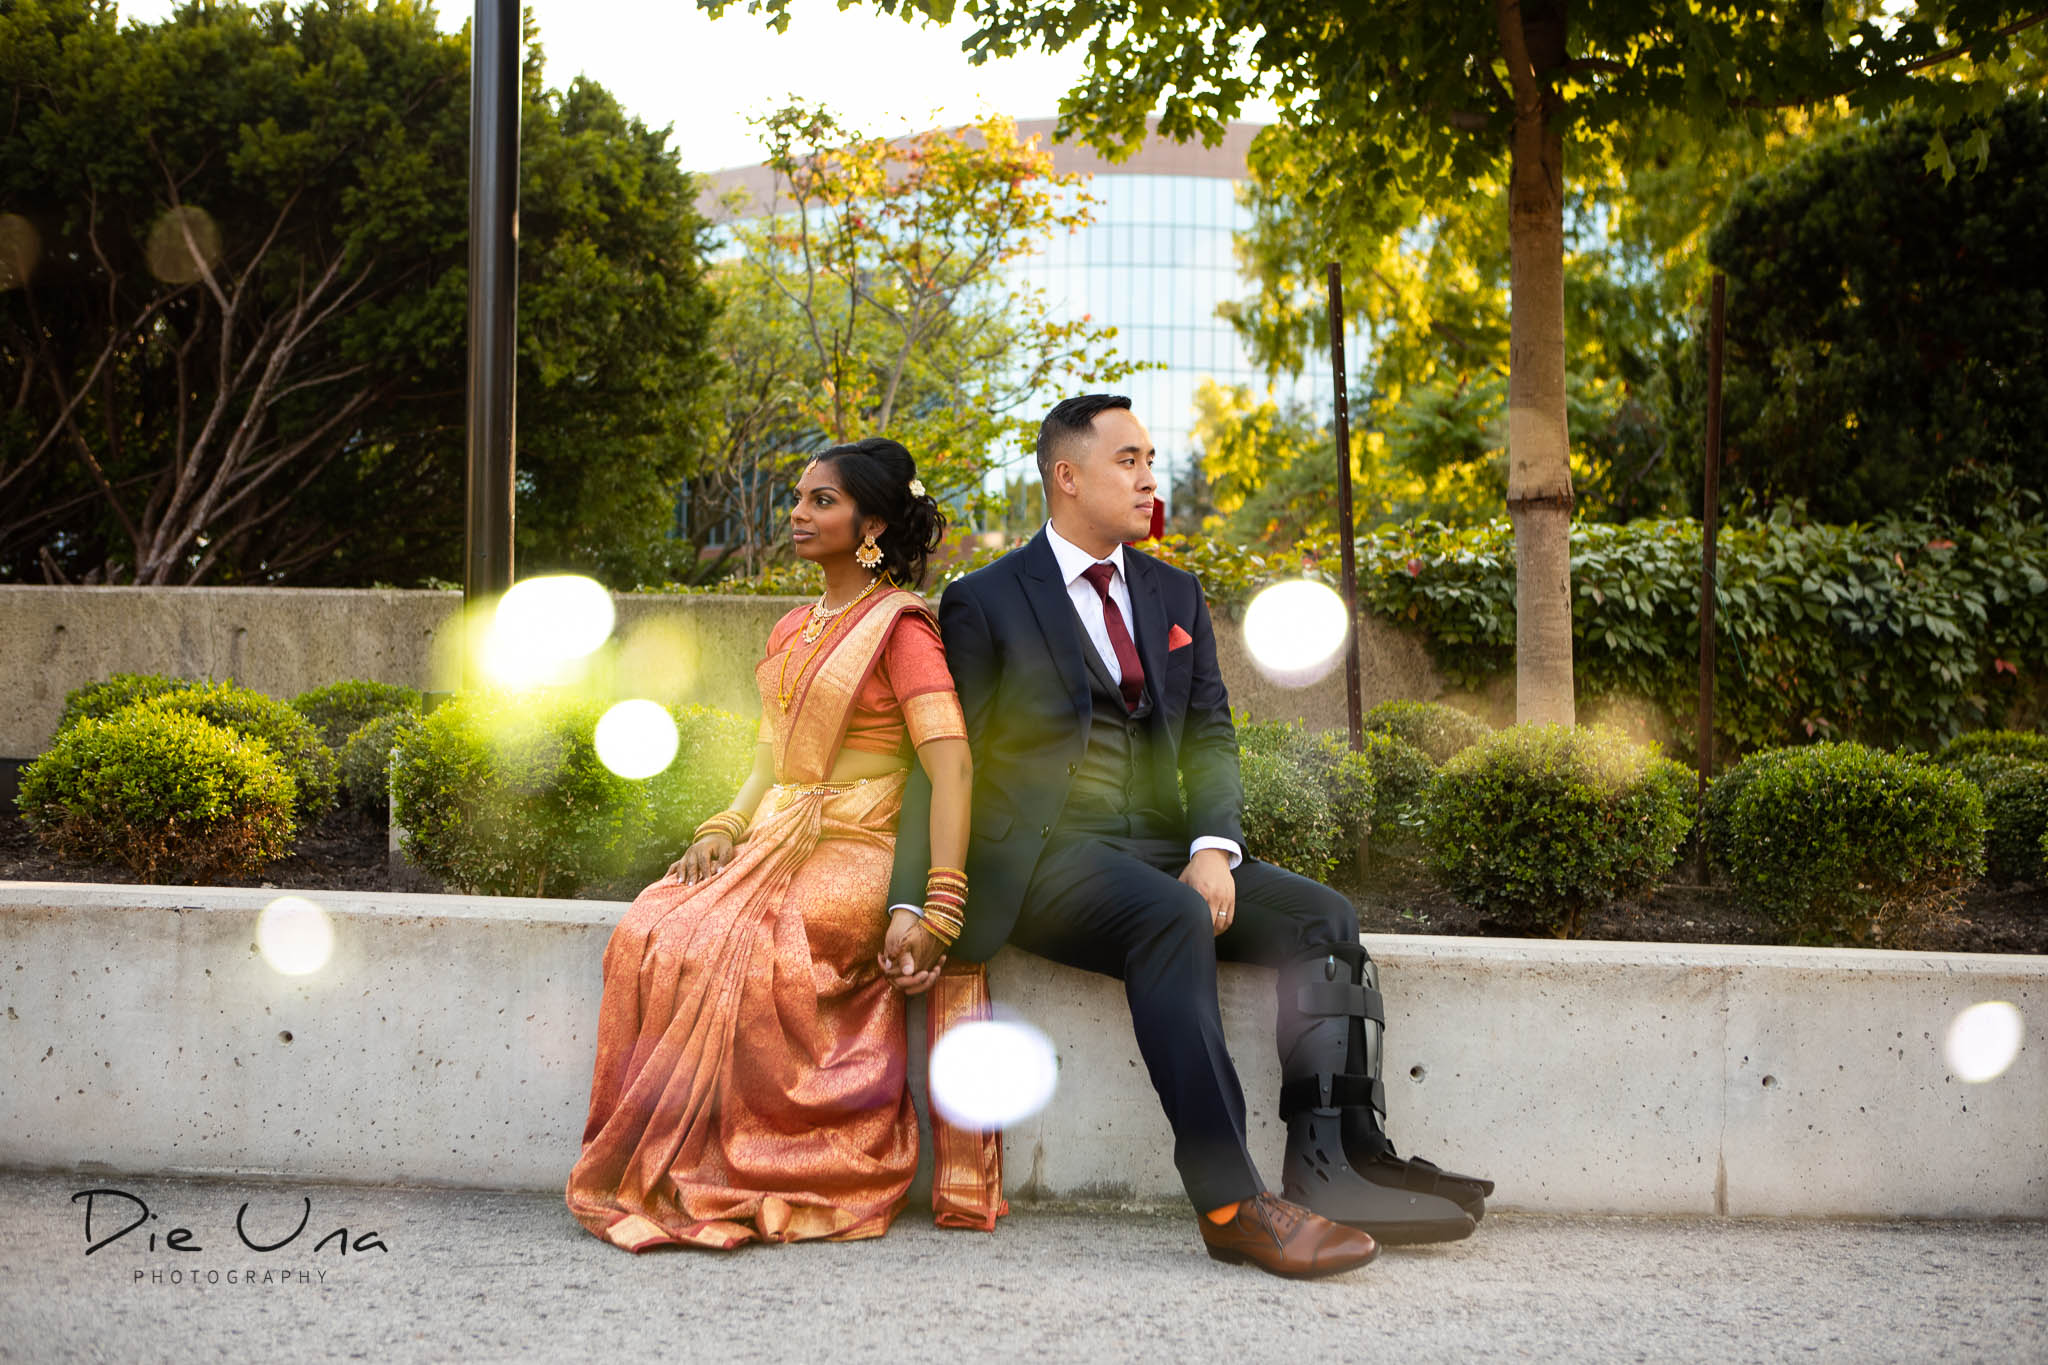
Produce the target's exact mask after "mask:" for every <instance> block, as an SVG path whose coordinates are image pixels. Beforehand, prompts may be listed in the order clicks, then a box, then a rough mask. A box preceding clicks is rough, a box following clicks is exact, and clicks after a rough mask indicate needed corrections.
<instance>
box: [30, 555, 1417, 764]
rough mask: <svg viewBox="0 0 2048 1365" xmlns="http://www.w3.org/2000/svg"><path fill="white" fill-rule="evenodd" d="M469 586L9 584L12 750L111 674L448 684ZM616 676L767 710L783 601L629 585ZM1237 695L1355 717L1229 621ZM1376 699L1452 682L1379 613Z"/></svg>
mask: <svg viewBox="0 0 2048 1365" xmlns="http://www.w3.org/2000/svg"><path fill="white" fill-rule="evenodd" d="M461 600H462V599H461V594H460V593H453V592H418V591H384V590H377V589H356V588H43V587H20V586H0V678H4V679H6V681H7V684H8V685H7V687H6V688H4V689H0V759H26V758H33V757H35V756H36V755H37V754H39V753H41V752H42V751H43V750H44V748H46V747H47V746H48V744H49V741H50V736H51V735H52V734H53V733H55V731H56V727H57V718H58V716H59V715H60V714H61V713H62V711H63V709H64V694H65V693H66V692H68V691H70V690H71V689H73V688H75V687H80V686H83V685H84V684H86V683H89V682H93V681H96V680H98V679H100V678H104V677H106V676H107V675H108V674H110V673H124V672H125V673H163V674H168V675H171V676H174V677H191V678H204V677H215V678H226V677H233V678H235V679H236V680H238V681H240V682H243V683H246V684H247V685H249V686H251V687H254V688H256V689H257V690H259V691H262V692H267V693H269V694H270V695H272V696H274V697H291V696H294V695H296V694H297V693H299V692H302V691H304V690H305V689H307V688H309V687H315V686H318V685H320V684H322V683H330V682H338V681H340V680H341V679H343V678H371V679H375V680H377V681H381V682H394V683H406V684H409V685H411V686H413V687H418V688H421V689H422V690H427V689H443V690H445V689H452V688H453V687H455V686H456V685H457V683H458V679H459V676H460V673H459V669H458V667H457V662H458V660H457V655H456V654H455V649H456V647H457V644H458V641H457V638H456V637H457V628H458V626H459V624H460V623H459V619H458V618H459V611H460V607H461ZM615 600H616V602H617V605H618V613H619V615H618V633H619V638H620V640H621V642H622V650H621V653H620V657H619V661H618V665H617V667H618V670H619V671H618V678H617V681H618V683H619V685H620V686H621V687H622V688H624V689H626V690H627V694H628V695H637V696H648V697H653V698H655V699H656V700H659V701H665V702H677V703H686V702H698V703H702V704H704V705H709V706H718V707H723V708H725V709H727V710H732V711H738V712H741V713H743V714H746V715H756V714H758V713H759V710H760V706H759V702H758V700H757V698H756V693H755V690H754V664H755V662H756V661H757V660H758V659H759V658H760V656H761V650H762V647H763V645H764V643H765V642H766V640H767V638H768V630H769V627H770V626H772V625H773V624H774V623H775V621H776V620H777V619H778V618H779V617H781V616H782V614H783V613H784V612H787V611H788V610H789V609H790V608H791V607H792V606H794V605H796V603H797V601H798V599H795V598H780V597H711V596H688V597H678V596H665V595H660V594H631V593H625V594H619V595H617V596H616V598H615ZM1216 628H1217V649H1218V656H1219V661H1220V663H1221V665H1222V669H1223V676H1224V681H1225V682H1226V683H1227V684H1228V686H1229V688H1230V695H1231V699H1232V701H1233V702H1234V703H1235V704H1236V705H1238V706H1241V707H1243V708H1245V709H1246V710H1247V711H1249V712H1250V713H1251V714H1252V715H1254V716H1257V717H1259V718H1261V719H1297V718H1298V719H1306V720H1307V721H1309V722H1310V723H1311V724H1313V725H1315V726H1317V727H1319V728H1325V729H1341V728H1342V727H1343V725H1344V672H1343V669H1342V668H1338V669H1336V670H1335V671H1334V672H1333V673H1332V674H1331V675H1330V676H1329V677H1326V678H1324V679H1323V680H1322V681H1321V682H1319V683H1317V684H1315V685H1313V686H1310V687H1305V688H1300V689H1288V688H1284V687H1279V686H1276V685H1274V684H1272V683H1270V682H1268V681H1267V680H1266V679H1264V678H1263V677H1261V676H1260V675H1259V673H1258V671H1257V670H1256V669H1254V668H1253V667H1252V666H1251V663H1250V661H1249V659H1248V658H1247V657H1246V656H1245V653H1244V647H1243V642H1242V639H1241V637H1240V633H1239V631H1238V628H1237V627H1236V625H1235V624H1233V623H1232V622H1230V621H1228V620H1223V619H1218V620H1217V622H1216ZM1359 640H1360V648H1361V655H1362V659H1361V662H1362V665H1363V671H1364V696H1365V704H1366V705H1368V706H1371V705H1373V704H1374V703H1376V702H1380V701H1384V700H1386V699H1388V698H1391V697H1419V698H1428V697H1434V696H1436V695H1438V694H1439V693H1440V692H1442V690H1443V683H1442V681H1441V679H1440V678H1439V677H1438V675H1437V673H1436V670H1435V668H1434V666H1433V665H1432V664H1431V663H1430V661H1429V655H1428V652H1427V650H1426V649H1425V647H1424V645H1423V643H1422V641H1421V640H1420V639H1419V638H1417V637H1416V636H1415V635H1414V634H1413V633H1412V632H1408V631H1404V630H1400V629H1397V628H1396V627H1394V626H1392V625H1390V624H1388V623H1386V622H1382V621H1379V620H1376V619H1373V618H1370V617H1368V618H1366V619H1365V620H1364V622H1363V623H1362V625H1361V631H1360V637H1359Z"/></svg>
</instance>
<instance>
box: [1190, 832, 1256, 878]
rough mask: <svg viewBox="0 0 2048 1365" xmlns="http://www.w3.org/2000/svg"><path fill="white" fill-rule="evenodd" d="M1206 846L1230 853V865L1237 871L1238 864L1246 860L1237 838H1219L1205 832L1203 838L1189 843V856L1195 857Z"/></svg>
mask: <svg viewBox="0 0 2048 1365" xmlns="http://www.w3.org/2000/svg"><path fill="white" fill-rule="evenodd" d="M1205 848H1220V849H1222V850H1223V851H1224V852H1225V853H1228V854H1229V855H1230V866H1231V870H1232V871H1235V870H1236V869H1237V865H1238V864H1239V863H1241V862H1243V861H1244V850H1243V849H1241V848H1239V847H1238V846H1237V841H1236V840H1235V839H1219V838H1217V837H1216V836H1215V835H1213V834H1204V835H1203V836H1202V837H1201V838H1199V839H1197V840H1195V841H1194V842H1193V843H1192V844H1189V845H1188V857H1190V858H1192V857H1194V856H1195V855H1196V854H1197V853H1200V852H1201V851H1202V850H1203V849H1205Z"/></svg>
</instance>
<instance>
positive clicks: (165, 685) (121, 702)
mask: <svg viewBox="0 0 2048 1365" xmlns="http://www.w3.org/2000/svg"><path fill="white" fill-rule="evenodd" d="M198 685H199V684H197V683H195V682H194V681H193V680H192V679H190V678H168V677H165V676H164V675H163V674H161V673H115V674H113V675H111V676H109V677H105V678H102V679H100V680H99V681H98V682H91V683H87V684H86V685H85V686H83V687H74V688H73V689H71V691H69V692H66V693H65V694H64V714H63V715H61V716H59V717H58V718H57V733H58V734H59V735H62V734H63V733H64V732H65V731H66V730H69V729H70V728H71V727H72V726H74V725H76V724H78V722H80V721H81V720H87V719H97V720H105V719H106V718H107V717H108V716H111V715H113V714H114V713H115V712H116V711H119V710H122V709H124V708H126V707H129V706H132V705H134V704H135V703H136V702H139V701H148V700H149V699H150V698H151V697H160V696H162V695H164V694H165V693H166V692H178V691H182V690H183V689H185V688H187V687H195V686H198Z"/></svg>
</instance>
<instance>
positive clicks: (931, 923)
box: [920, 867, 967, 948]
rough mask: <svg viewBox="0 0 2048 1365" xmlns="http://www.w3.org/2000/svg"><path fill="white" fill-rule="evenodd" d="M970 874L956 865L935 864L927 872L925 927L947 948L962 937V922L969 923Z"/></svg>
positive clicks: (925, 882)
mask: <svg viewBox="0 0 2048 1365" xmlns="http://www.w3.org/2000/svg"><path fill="white" fill-rule="evenodd" d="M966 911H967V874H966V873H965V872H962V871H961V870H960V869H959V868H957V867H935V868H933V869H932V870H931V871H930V872H927V873H926V874H925V881H924V913H923V914H922V915H921V916H920V918H922V919H923V920H924V926H925V928H927V929H929V930H931V931H932V934H933V935H934V936H935V937H937V938H938V940H939V941H940V942H941V943H944V944H945V945H946V946H947V947H948V948H950V947H952V946H953V942H954V940H956V939H958V938H959V937H960V929H961V926H962V925H964V924H965V923H966V920H965V918H964V916H965V914H966Z"/></svg>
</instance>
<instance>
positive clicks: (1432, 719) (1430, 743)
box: [1364, 701, 1493, 767]
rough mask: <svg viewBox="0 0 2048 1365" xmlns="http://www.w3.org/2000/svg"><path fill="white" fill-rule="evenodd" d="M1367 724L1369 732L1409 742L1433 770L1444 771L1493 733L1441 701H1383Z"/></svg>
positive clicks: (1369, 714) (1477, 718)
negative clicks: (1462, 754)
mask: <svg viewBox="0 0 2048 1365" xmlns="http://www.w3.org/2000/svg"><path fill="white" fill-rule="evenodd" d="M1364 724H1365V728H1366V729H1367V730H1371V731H1373V732H1375V733H1378V734H1382V735H1392V736H1393V737H1394V738H1396V739H1404V740H1406V741H1408V743H1410V744H1412V745H1414V746H1415V747H1416V748H1418V749H1420V750H1421V751H1422V753H1423V756H1424V757H1425V758H1427V759H1428V760H1429V762H1430V765H1431V766H1432V767H1442V766H1443V765H1444V764H1445V763H1448V762H1449V761H1450V760H1451V759H1452V758H1453V757H1455V756H1456V755H1458V754H1461V753H1463V752H1464V751H1465V750H1466V749H1469V748H1471V747H1472V746H1473V745H1474V744H1477V743H1478V742H1479V741H1480V740H1482V739H1485V738H1486V737H1487V736H1488V735H1490V734H1492V733H1493V727H1492V726H1490V725H1488V724H1487V723H1486V722H1485V721H1483V720H1481V719H1479V717H1477V716H1473V715H1468V714H1466V713H1465V712H1463V711H1460V710H1459V709H1458V708H1457V707H1455V706H1448V705H1446V704H1444V703H1443V702H1440V701H1383V702H1381V703H1380V704H1379V705H1378V706H1375V707H1373V708H1372V709H1371V710H1370V711H1367V712H1366V713H1365V717H1364Z"/></svg>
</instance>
